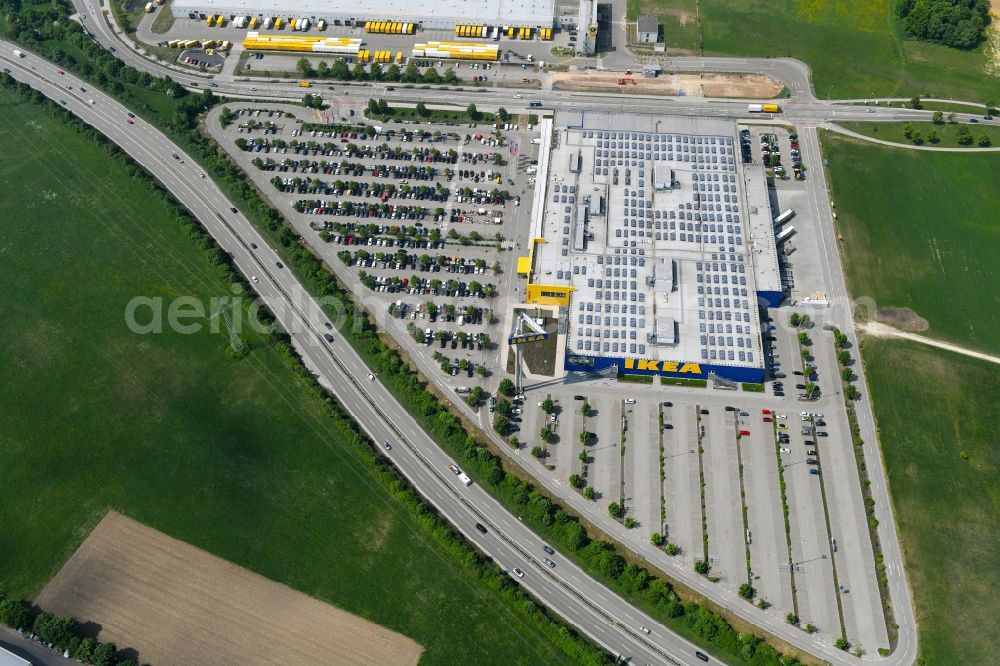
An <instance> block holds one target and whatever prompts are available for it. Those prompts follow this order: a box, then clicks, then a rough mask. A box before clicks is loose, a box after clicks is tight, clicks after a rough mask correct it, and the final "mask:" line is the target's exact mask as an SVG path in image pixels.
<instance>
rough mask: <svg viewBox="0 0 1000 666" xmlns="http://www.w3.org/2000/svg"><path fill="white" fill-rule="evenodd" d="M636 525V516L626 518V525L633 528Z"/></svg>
mask: <svg viewBox="0 0 1000 666" xmlns="http://www.w3.org/2000/svg"><path fill="white" fill-rule="evenodd" d="M635 525H636V522H635V518H633V517H632V516H628V517H626V518H625V527H627V528H628V529H632V528H633V527H635Z"/></svg>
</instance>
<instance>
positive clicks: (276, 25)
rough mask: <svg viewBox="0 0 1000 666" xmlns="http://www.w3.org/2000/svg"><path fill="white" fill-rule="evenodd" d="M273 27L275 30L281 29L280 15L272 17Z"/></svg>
mask: <svg viewBox="0 0 1000 666" xmlns="http://www.w3.org/2000/svg"><path fill="white" fill-rule="evenodd" d="M274 29H275V30H281V17H280V16H279V17H277V18H276V19H274Z"/></svg>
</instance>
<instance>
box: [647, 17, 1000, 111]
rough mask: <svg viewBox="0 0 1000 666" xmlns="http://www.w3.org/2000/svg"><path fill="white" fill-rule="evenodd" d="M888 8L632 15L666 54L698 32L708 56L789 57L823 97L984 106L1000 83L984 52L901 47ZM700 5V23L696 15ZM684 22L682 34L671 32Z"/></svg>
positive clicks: (905, 43) (907, 43)
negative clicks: (648, 19) (656, 30)
mask: <svg viewBox="0 0 1000 666" xmlns="http://www.w3.org/2000/svg"><path fill="white" fill-rule="evenodd" d="M892 4H893V3H892V2H891V0H867V1H866V2H842V1H839V0H712V1H711V2H708V1H703V2H701V3H698V4H696V3H695V2H694V0H629V3H628V14H629V16H630V17H635V16H636V15H638V14H640V13H651V14H659V15H660V16H661V17H664V18H662V20H661V22H663V23H665V27H666V32H665V38H666V43H667V47H668V48H675V49H684V50H689V49H691V48H692V46H691V45H692V43H693V42H694V41H696V40H694V39H692V37H691V36H690V34H689V32H690V30H691V28H690V27H688V26H690V25H692V24H694V25H698V26H700V31H701V38H702V40H703V43H704V50H705V54H706V55H711V54H719V55H738V56H792V57H795V58H799V59H801V60H803V61H805V62H806V63H808V64H809V66H810V67H811V68H812V72H813V83H814V85H815V88H816V94H817V96H819V97H824V98H825V97H833V98H841V99H846V98H853V97H871V96H873V95H880V96H895V97H909V96H911V95H914V94H920V95H925V96H927V97H942V98H950V97H954V98H957V99H966V100H969V101H980V102H981V101H984V98H985V97H996V96H998V93H997V90H998V89H1000V76H998V74H997V73H996V72H994V73H993V74H992V75H990V74H987V73H986V68H987V66H988V63H989V56H988V53H987V47H986V46H983V47H980V48H979V49H978V50H975V51H971V52H965V51H959V50H955V49H950V48H947V47H944V46H939V45H936V44H928V43H924V42H918V41H915V40H910V39H904V38H903V37H902V35H901V34H900V33H899V31H898V28H897V25H896V20H895V17H894V16H893V15H892V12H891V8H892ZM698 5H700V16H699V14H698V9H697V7H698ZM666 17H670V18H669V21H671V22H674V21H678V22H679V20H681V19H678V18H677V17H682V19H683V20H684V21H686V22H687V23H686V25H685V27H684V28H683V29H681V30H680V32H675V30H673V29H672V28H671V25H670V23H668V19H667V18H666Z"/></svg>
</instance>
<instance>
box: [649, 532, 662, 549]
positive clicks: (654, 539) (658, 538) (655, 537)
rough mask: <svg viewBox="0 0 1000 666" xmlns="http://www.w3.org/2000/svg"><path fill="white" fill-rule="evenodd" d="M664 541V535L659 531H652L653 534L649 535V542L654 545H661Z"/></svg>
mask: <svg viewBox="0 0 1000 666" xmlns="http://www.w3.org/2000/svg"><path fill="white" fill-rule="evenodd" d="M664 542H666V538H664V536H663V535H662V534H660V533H659V532H653V534H652V535H650V537H649V543H651V544H653V545H654V546H662V545H663V544H664Z"/></svg>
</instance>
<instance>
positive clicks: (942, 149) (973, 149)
mask: <svg viewBox="0 0 1000 666" xmlns="http://www.w3.org/2000/svg"><path fill="white" fill-rule="evenodd" d="M823 129H828V130H830V131H831V132H836V133H837V134H843V135H844V136H849V137H852V138H854V139H858V140H859V141H867V142H869V143H878V144H881V145H883V146H890V147H892V148H902V149H904V150H925V151H929V152H933V153H997V152H1000V146H990V147H988V148H981V147H979V146H969V147H968V148H958V147H947V146H915V145H913V144H912V143H896V142H895V141H886V140H885V139H876V138H875V137H873V136H868V135H867V134H859V133H858V132H854V131H852V130H849V129H847V128H846V127H841V126H840V125H837V124H835V123H823Z"/></svg>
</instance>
